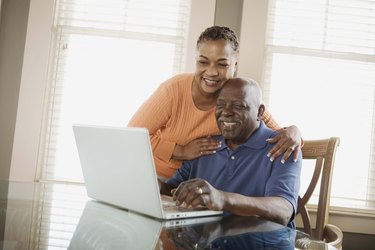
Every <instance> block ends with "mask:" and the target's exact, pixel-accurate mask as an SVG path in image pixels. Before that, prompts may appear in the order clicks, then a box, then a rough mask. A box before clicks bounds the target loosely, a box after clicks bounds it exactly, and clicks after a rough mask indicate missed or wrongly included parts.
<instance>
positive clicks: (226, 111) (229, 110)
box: [221, 105, 233, 116]
mask: <svg viewBox="0 0 375 250" xmlns="http://www.w3.org/2000/svg"><path fill="white" fill-rule="evenodd" d="M221 113H222V115H224V116H231V115H233V109H232V108H231V106H229V105H227V106H225V107H224V108H223V111H222V112H221Z"/></svg>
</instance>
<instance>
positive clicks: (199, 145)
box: [172, 136, 221, 161]
mask: <svg viewBox="0 0 375 250" xmlns="http://www.w3.org/2000/svg"><path fill="white" fill-rule="evenodd" d="M220 147H221V142H220V141H218V140H215V139H212V138H211V137H209V136H208V137H201V138H198V139H195V140H193V141H191V142H190V143H189V144H186V145H185V146H181V145H177V144H176V146H175V148H174V151H173V156H172V158H173V159H175V160H181V161H182V160H193V159H196V158H198V157H200V156H202V155H210V154H214V153H216V150H217V149H218V148H220Z"/></svg>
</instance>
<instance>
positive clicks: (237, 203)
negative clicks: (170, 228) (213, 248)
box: [129, 26, 301, 224]
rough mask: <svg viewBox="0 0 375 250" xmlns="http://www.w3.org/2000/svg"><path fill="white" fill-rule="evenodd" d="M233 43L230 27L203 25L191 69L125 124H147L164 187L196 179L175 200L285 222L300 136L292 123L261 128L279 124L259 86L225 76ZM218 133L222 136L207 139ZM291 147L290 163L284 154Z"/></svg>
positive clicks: (233, 63)
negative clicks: (193, 64)
mask: <svg viewBox="0 0 375 250" xmlns="http://www.w3.org/2000/svg"><path fill="white" fill-rule="evenodd" d="M238 47H239V45H238V41H237V37H236V35H235V34H234V32H233V31H231V30H230V29H229V28H227V27H218V26H213V27H210V28H207V29H206V30H205V31H204V32H202V34H201V35H200V37H199V38H198V41H197V56H196V72H195V73H194V74H181V75H178V76H176V77H173V78H171V79H170V80H168V81H166V82H165V83H163V84H162V85H161V86H160V87H159V89H158V90H157V91H156V92H155V93H154V94H153V95H152V96H151V97H150V98H149V100H147V101H146V102H145V103H144V104H143V106H142V107H141V108H140V109H139V110H138V112H137V113H136V114H135V115H134V117H133V118H132V120H131V121H130V122H129V126H134V127H146V128H148V130H149V132H150V136H151V143H152V147H153V153H154V159H155V164H156V168H157V172H158V175H159V176H161V177H164V178H170V179H169V180H168V181H167V182H166V184H163V188H162V189H163V190H162V191H163V192H166V193H169V190H170V189H172V188H176V187H177V185H178V184H179V183H180V182H182V181H186V180H187V179H192V178H194V177H199V178H200V179H192V180H190V181H188V182H184V183H183V184H181V185H180V186H179V188H178V189H177V190H176V191H175V192H174V196H175V199H176V200H177V202H178V203H181V204H182V203H187V204H190V205H197V204H205V205H206V206H208V207H209V208H211V209H216V210H226V211H229V212H232V213H235V214H239V215H254V214H255V215H259V216H262V217H265V218H268V219H271V220H274V221H278V222H280V223H283V224H288V223H289V224H290V223H291V222H292V219H293V215H294V212H295V211H296V206H295V204H296V197H297V195H298V194H297V193H298V187H299V178H297V176H298V177H299V170H300V162H301V161H300V155H301V153H300V145H301V140H300V134H299V131H298V128H296V127H295V126H291V127H288V128H286V129H281V130H277V133H276V132H275V133H273V132H272V131H271V130H269V129H268V128H266V126H265V124H266V125H268V127H270V128H273V129H275V130H276V129H279V128H280V126H278V124H277V123H276V122H275V121H274V120H273V119H272V117H271V115H270V114H269V113H268V111H267V110H265V107H264V106H263V105H261V104H260V103H261V96H260V90H259V86H258V85H257V84H256V83H255V82H253V81H247V80H245V79H234V80H233V82H232V80H228V79H232V78H233V76H234V73H235V70H236V68H237V61H238ZM225 81H227V82H226V84H225V85H224V82H225ZM245 83H246V84H245ZM223 85H224V87H223ZM232 85H233V86H237V87H232V88H231V86H232ZM221 88H223V89H222V91H220V90H221ZM236 91H240V92H239V93H237V92H236ZM249 95H250V96H251V98H249V97H250V96H249ZM231 96H232V97H231ZM234 97H236V98H237V101H234V100H232V99H231V98H234ZM254 98H255V99H254ZM254 105H255V108H254ZM215 106H216V109H215ZM215 110H216V111H215ZM215 115H216V117H217V119H218V122H219V123H218V124H216V120H215ZM263 121H264V123H265V124H264V123H263ZM217 125H219V126H217ZM258 127H259V128H258ZM254 131H256V132H254ZM220 133H222V134H223V135H224V137H225V138H226V139H228V140H226V141H225V140H224V139H223V138H219V137H215V136H214V135H219V134H220ZM250 135H251V136H250ZM257 137H258V138H257ZM271 137H272V138H271ZM248 139H249V140H248ZM266 139H267V141H266ZM267 142H270V143H275V145H274V146H273V147H272V144H269V143H267ZM249 150H250V151H249ZM248 151H249V152H248ZM255 151H256V152H255ZM293 152H294V157H293V160H294V161H293V160H292V159H288V158H289V155H291V154H292V153H293ZM283 153H284V155H283V156H282V157H280V159H277V161H274V160H275V159H276V158H277V157H278V156H280V155H281V154H283ZM201 156H204V157H201ZM267 156H268V157H269V158H268V157H267ZM298 157H299V158H298ZM182 162H184V165H183V166H182V167H181V164H182ZM280 162H281V163H284V162H285V165H286V166H284V165H281V163H280ZM245 163H246V164H245ZM200 165H204V167H203V168H202V167H199V166H200ZM288 165H296V167H294V166H288ZM220 166H221V167H220ZM244 166H245V167H244ZM180 167H181V168H180ZM177 169H179V170H178V171H177V172H176V170H177ZM243 171H245V172H243ZM239 173H241V174H239ZM174 174H176V175H174ZM172 176H173V177H172ZM276 176H277V177H276ZM171 177H172V178H171ZM290 178H291V179H290ZM265 181H267V185H265ZM197 187H198V188H197ZM219 190H221V191H219ZM224 191H225V192H224ZM169 194H170V193H169ZM284 194H285V195H284ZM255 196H269V197H264V198H261V197H258V198H256V197H255ZM287 196H288V197H287Z"/></svg>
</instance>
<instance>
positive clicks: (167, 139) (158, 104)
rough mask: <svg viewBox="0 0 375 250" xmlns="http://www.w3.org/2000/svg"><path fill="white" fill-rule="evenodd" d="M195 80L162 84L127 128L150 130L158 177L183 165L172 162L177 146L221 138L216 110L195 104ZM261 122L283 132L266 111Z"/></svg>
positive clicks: (175, 79)
mask: <svg viewBox="0 0 375 250" xmlns="http://www.w3.org/2000/svg"><path fill="white" fill-rule="evenodd" d="M193 78H194V75H193V74H180V75H177V76H175V77H172V78H171V79H169V80H167V81H165V82H164V83H162V84H161V85H160V86H159V88H158V89H157V90H156V91H155V92H154V93H153V94H152V95H151V96H150V98H149V99H148V100H147V101H146V102H145V103H143V105H142V106H141V107H140V108H139V110H138V111H137V112H136V113H135V114H134V116H133V118H132V119H131V120H130V122H129V124H128V126H129V127H144V128H147V129H148V130H149V133H150V138H151V145H152V149H153V154H154V161H155V165H156V170H157V173H158V175H160V176H164V177H166V178H169V177H171V176H172V175H173V174H174V173H175V171H176V169H178V168H179V167H180V166H181V161H177V160H174V159H171V157H172V154H173V151H174V147H175V145H176V144H178V145H186V144H188V143H189V142H191V141H192V140H194V139H196V138H199V137H205V136H209V135H218V134H220V131H219V129H218V127H217V124H216V119H215V108H212V109H210V110H207V111H202V110H199V109H198V108H197V107H196V106H195V104H194V102H193V97H192V93H191V88H192V83H193ZM262 119H263V121H264V122H265V123H266V124H267V126H268V127H270V128H272V129H279V128H280V127H279V126H278V124H277V123H276V122H275V121H274V120H273V119H272V116H271V115H270V114H269V113H268V111H267V110H266V112H265V114H264V115H263V117H262Z"/></svg>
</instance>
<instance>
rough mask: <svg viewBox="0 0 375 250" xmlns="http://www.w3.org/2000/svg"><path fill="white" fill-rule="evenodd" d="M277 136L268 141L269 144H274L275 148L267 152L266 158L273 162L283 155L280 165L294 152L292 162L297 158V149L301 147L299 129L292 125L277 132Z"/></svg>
mask: <svg viewBox="0 0 375 250" xmlns="http://www.w3.org/2000/svg"><path fill="white" fill-rule="evenodd" d="M277 132H278V134H277V135H276V136H275V137H273V138H270V139H267V141H268V142H269V143H276V144H275V146H273V148H272V149H271V150H270V152H268V154H267V156H268V157H269V158H270V160H271V161H273V160H275V159H276V158H277V157H278V156H280V155H281V154H282V153H284V156H283V158H282V159H281V163H284V162H285V161H286V160H287V159H288V158H289V156H290V155H291V154H292V153H293V152H294V156H293V160H294V161H296V160H297V158H298V150H297V149H298V148H300V147H301V133H300V131H299V129H298V128H297V127H296V126H294V125H292V126H290V127H287V128H282V129H279V130H277Z"/></svg>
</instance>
